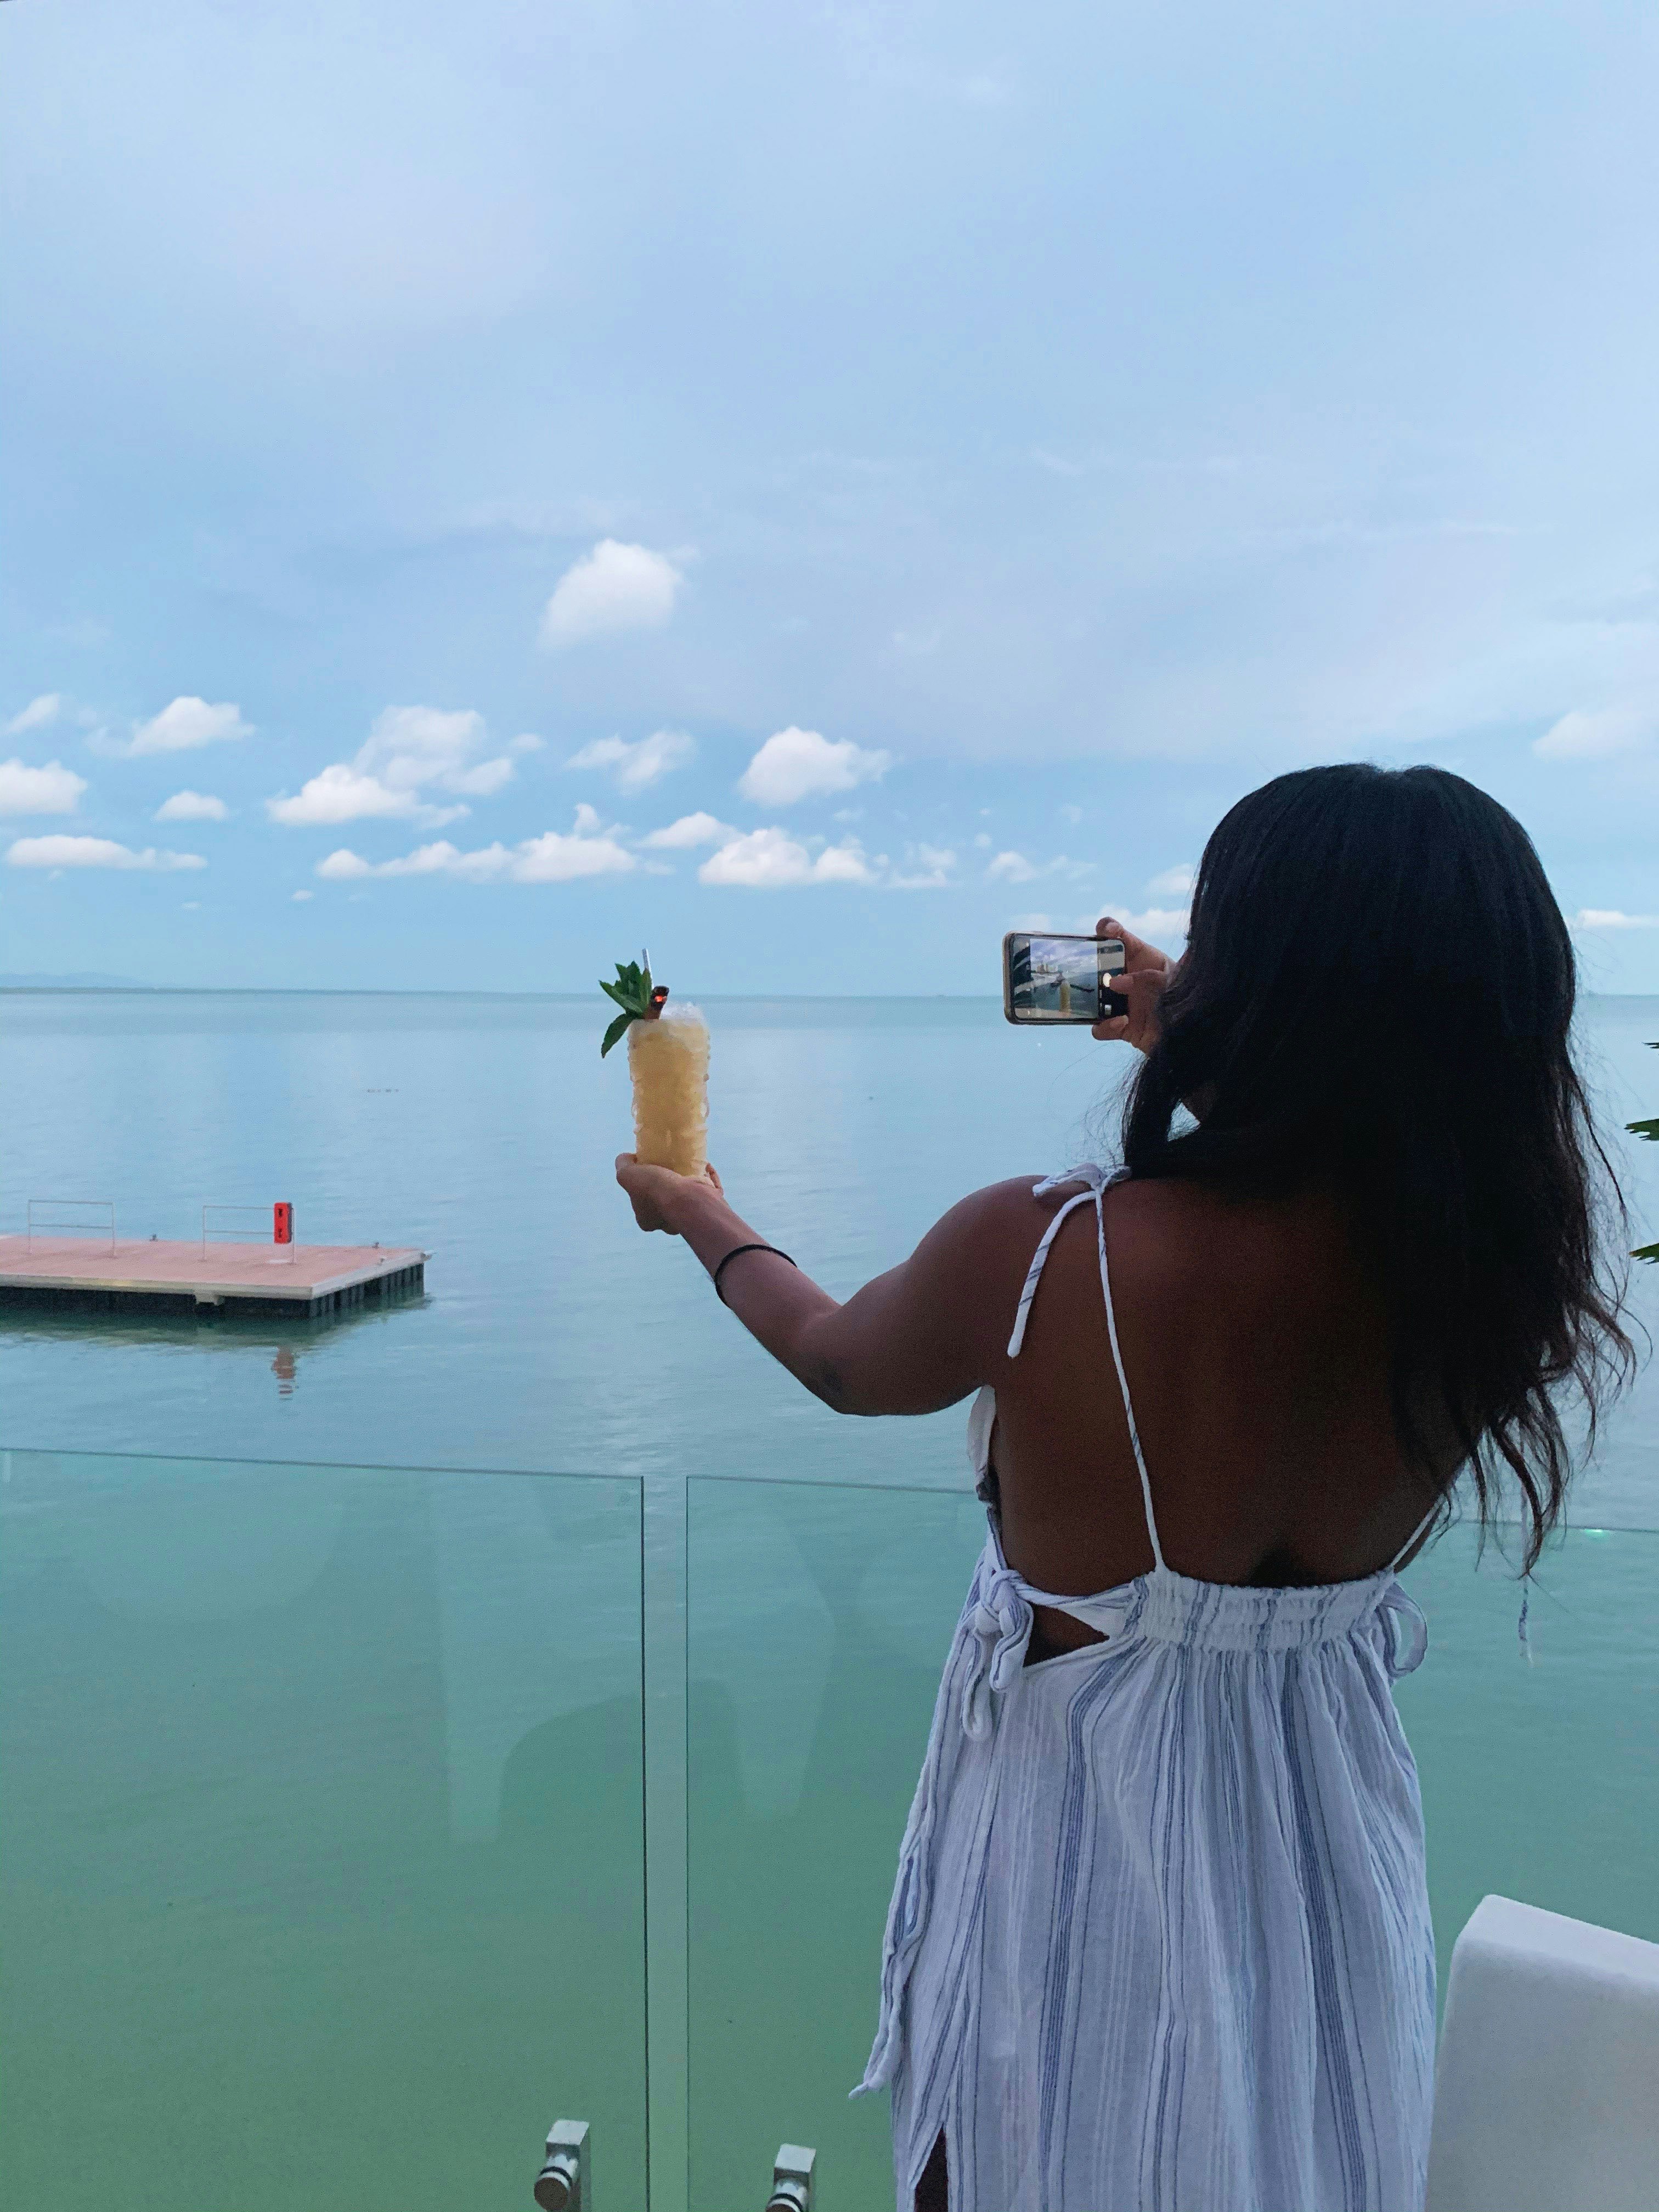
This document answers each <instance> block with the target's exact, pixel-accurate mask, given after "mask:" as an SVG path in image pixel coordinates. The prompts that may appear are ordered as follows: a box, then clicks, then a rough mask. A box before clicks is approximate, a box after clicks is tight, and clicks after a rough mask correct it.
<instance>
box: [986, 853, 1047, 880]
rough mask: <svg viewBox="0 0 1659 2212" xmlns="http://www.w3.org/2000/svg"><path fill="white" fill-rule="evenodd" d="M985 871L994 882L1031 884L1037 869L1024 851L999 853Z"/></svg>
mask: <svg viewBox="0 0 1659 2212" xmlns="http://www.w3.org/2000/svg"><path fill="white" fill-rule="evenodd" d="M985 872H986V874H987V876H988V877H989V878H990V879H991V881H992V882H993V883H998V884H1029V883H1030V880H1031V878H1032V877H1033V876H1035V875H1036V873H1037V871H1036V869H1035V868H1034V867H1033V866H1031V863H1030V861H1029V860H1027V859H1026V857H1025V855H1024V853H999V854H997V856H996V858H995V859H994V860H993V861H992V862H991V864H990V866H988V867H987V869H986V871H985Z"/></svg>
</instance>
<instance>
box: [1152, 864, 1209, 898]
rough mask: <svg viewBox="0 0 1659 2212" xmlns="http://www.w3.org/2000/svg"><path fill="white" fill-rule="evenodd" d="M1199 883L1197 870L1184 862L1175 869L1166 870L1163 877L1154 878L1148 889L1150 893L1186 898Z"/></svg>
mask: <svg viewBox="0 0 1659 2212" xmlns="http://www.w3.org/2000/svg"><path fill="white" fill-rule="evenodd" d="M1197 881H1198V871H1197V869H1196V868H1194V867H1192V866H1189V865H1188V862H1187V861H1185V860H1182V861H1180V862H1178V863H1177V864H1176V866H1174V867H1173V868H1165V869H1164V872H1163V873H1162V875H1158V876H1154V877H1153V878H1152V881H1151V883H1149V884H1147V886H1146V888H1147V890H1149V891H1162V892H1164V894H1165V896H1172V897H1175V898H1184V897H1185V896H1186V895H1187V893H1188V891H1190V890H1191V889H1192V887H1193V885H1194V884H1195V883H1196V882H1197Z"/></svg>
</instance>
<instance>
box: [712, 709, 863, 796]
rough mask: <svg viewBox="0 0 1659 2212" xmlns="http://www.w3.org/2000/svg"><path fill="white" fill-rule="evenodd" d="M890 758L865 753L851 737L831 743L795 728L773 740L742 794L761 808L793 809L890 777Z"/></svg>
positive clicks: (747, 775) (743, 782)
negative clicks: (821, 795)
mask: <svg viewBox="0 0 1659 2212" xmlns="http://www.w3.org/2000/svg"><path fill="white" fill-rule="evenodd" d="M892 765H893V757H892V755H891V754H890V753H883V752H866V750H865V749H864V747H863V746H862V745H855V744H854V743H853V741H852V739H851V738H836V739H835V740H833V741H832V740H831V739H829V738H826V737H824V736H823V735H822V734H821V733H820V732H818V731H817V730H798V729H796V728H795V727H794V726H793V725H792V726H790V727H789V728H788V729H787V730H780V731H778V732H777V733H776V735H775V736H774V737H770V738H768V739H767V740H766V743H765V744H763V746H762V747H761V749H760V750H759V751H758V752H757V754H756V755H755V757H754V758H753V760H751V761H750V763H749V765H748V767H747V768H746V769H744V772H743V774H742V775H741V776H739V777H738V790H739V791H740V792H741V793H743V795H744V798H745V799H752V800H753V801H754V803H755V804H756V805H757V806H793V805H794V804H795V803H796V801H797V800H798V799H811V798H813V797H816V796H817V795H818V794H819V793H824V792H831V791H851V790H852V789H853V787H854V785H856V784H860V783H868V782H869V781H871V780H872V778H874V777H878V776H883V775H886V773H887V771H888V769H890V768H891V766H892Z"/></svg>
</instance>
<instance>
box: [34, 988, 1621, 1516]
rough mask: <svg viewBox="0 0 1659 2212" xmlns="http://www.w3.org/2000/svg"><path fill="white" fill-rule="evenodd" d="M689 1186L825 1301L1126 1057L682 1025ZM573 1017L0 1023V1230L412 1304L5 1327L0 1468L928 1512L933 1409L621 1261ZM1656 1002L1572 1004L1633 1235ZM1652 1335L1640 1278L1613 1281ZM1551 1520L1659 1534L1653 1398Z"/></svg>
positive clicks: (421, 1011)
mask: <svg viewBox="0 0 1659 2212" xmlns="http://www.w3.org/2000/svg"><path fill="white" fill-rule="evenodd" d="M704 1003H705V1004H706V1006H707V1007H708V1021H709V1024H710V1028H711V1030H712V1031H713V1033H714V1038H715V1053H714V1069H715V1073H714V1083H713V1086H712V1091H711V1096H710V1103H709V1132H708V1151H709V1157H710V1158H712V1159H713V1161H714V1164H715V1165H716V1167H717V1168H718V1169H719V1170H720V1174H721V1176H722V1177H723V1178H724V1180H725V1183H726V1190H727V1193H728V1194H729V1196H730V1197H731V1199H732V1203H733V1205H734V1206H736V1207H737V1208H738V1212H741V1213H742V1214H743V1215H744V1218H746V1219H747V1220H749V1221H750V1222H751V1223H752V1224H753V1225H754V1226H755V1229H756V1231H757V1234H759V1235H761V1236H763V1237H767V1238H768V1239H769V1240H770V1241H771V1242H772V1243H776V1244H779V1245H781V1246H782V1247H783V1249H785V1250H786V1251H787V1252H790V1253H792V1254H793V1256H794V1257H795V1258H796V1259H797V1261H799V1264H800V1265H801V1266H802V1267H805V1269H806V1270H807V1271H808V1272H809V1273H811V1274H812V1275H814V1276H815V1277H816V1278H817V1280H818V1281H820V1282H822V1283H823V1285H825V1286H826V1287H827V1288H828V1289H829V1290H830V1291H832V1292H834V1293H835V1294H836V1296H837V1297H845V1296H847V1295H848V1292H850V1291H852V1290H854V1288H856V1286H857V1285H859V1284H860V1283H861V1282H863V1281H865V1280H866V1279H867V1278H868V1277H869V1276H871V1275H872V1274H874V1273H877V1272H878V1271H879V1270H880V1269H882V1268H884V1267H890V1266H891V1265H892V1264H893V1263H894V1262H895V1261H897V1260H899V1259H901V1258H902V1256H903V1255H905V1254H906V1253H907V1252H908V1250H909V1249H911V1248H912V1246H913V1245H914V1244H915V1242H916V1240H917V1239H918V1238H919V1237H921V1234H922V1232H923V1231H925V1230H926V1229H927V1226H928V1225H929V1224H930V1223H932V1222H933V1220H935V1219H936V1218H938V1216H939V1214H940V1213H942V1212H944V1211H945V1208H946V1207H947V1206H950V1205H951V1204H952V1203H953V1202H954V1201H955V1200H957V1199H958V1198H960V1197H961V1196H962V1195H963V1194H964V1193H965V1192H967V1191H969V1190H972V1189H974V1188H975V1187H977V1186H978V1185H981V1184H983V1183H987V1182H994V1181H996V1180H998V1179H999V1178H1000V1177H1002V1176H1014V1175H1028V1174H1029V1175H1030V1176H1033V1177H1035V1176H1039V1175H1042V1174H1044V1173H1047V1172H1048V1171H1050V1170H1054V1169H1055V1168H1057V1167H1060V1166H1063V1165H1066V1164H1069V1163H1070V1162H1072V1161H1074V1160H1077V1159H1079V1158H1085V1157H1091V1158H1106V1157H1109V1156H1110V1147H1111V1143H1112V1140H1113V1137H1114V1135H1115V1112H1114V1103H1115V1094H1116V1090H1117V1086H1118V1085H1120V1084H1121V1081H1122V1079H1123V1076H1124V1074H1125V1073H1126V1071H1127V1066H1128V1060H1129V1055H1128V1053H1127V1048H1123V1047H1121V1046H1103V1045H1099V1044H1097V1043H1096V1042H1094V1041H1093V1040H1092V1039H1091V1037H1090V1036H1089V1035H1088V1033H1087V1031H1086V1030H1081V1029H1079V1030H1062V1031H1060V1032H1059V1033H1057V1034H1056V1033H1050V1034H1049V1035H1048V1036H1032V1035H1031V1034H1030V1032H1029V1031H1027V1030H1016V1029H1013V1028H1012V1027H1010V1026H1009V1025H1008V1024H1006V1023H1005V1022H1004V1021H1003V1019H1002V1018H1001V1012H1000V1006H998V1005H997V1003H996V1002H995V1001H994V1000H967V999H916V1000H903V999H873V1000H856V999H840V1000H720V999H716V998H708V999H705V1000H704ZM604 1013H605V1008H604V1007H603V1006H601V1005H600V1004H599V1002H598V1000H589V999H581V1000H574V999H556V998H549V999H538V998H505V997H503V998H491V997H489V996H483V995H480V996H462V995H456V996H424V995H419V994H401V995H393V994H385V995H374V994H344V993H342V994H283V993H220V992H185V993H168V992H114V993H100V992H72V993H48V992H7V993H3V994H0V1097H3V1098H4V1100H5V1120H6V1141H5V1144H4V1146H3V1150H0V1227H3V1228H5V1229H10V1230H15V1229H21V1227H22V1226H23V1218H24V1209H25V1206H26V1203H27V1200H28V1199H30V1198H31V1197H53V1198H76V1197H91V1198H100V1199H111V1200H113V1201H114V1203H115V1206H116V1213H117V1220H118V1226H119V1230H120V1233H121V1235H122V1236H124V1237H132V1236H139V1237H147V1236H149V1235H150V1234H151V1233H152V1232H153V1233H155V1235H157V1236H160V1237H191V1236H193V1235H195V1234H197V1233H198V1231H199V1225H200V1220H201V1212H200V1209H201V1207H202V1206H203V1204H204V1202H216V1203H221V1204H238V1203H246V1204H250V1205H259V1206H264V1205H267V1204H269V1203H270V1202H271V1201H273V1200H277V1199H286V1200H290V1201H291V1202H292V1204H293V1205H294V1207H295V1233H296V1236H297V1237H298V1238H299V1239H300V1241H301V1242H302V1243H362V1244H369V1243H374V1242H375V1241H377V1240H378V1241H379V1242H380V1243H384V1244H416V1245H420V1246H422V1247H424V1248H425V1249H428V1251H429V1252H430V1253H431V1255H432V1257H431V1260H430V1261H429V1263H428V1267H427V1273H426V1285H427V1295H426V1297H424V1299H423V1300H422V1301H420V1302H419V1303H418V1304H414V1305H412V1306H409V1307H404V1308H393V1309H389V1310H378V1309H371V1310H368V1312H367V1313H365V1314H364V1315H362V1316H360V1317H357V1318H354V1319H350V1320H348V1321H345V1322H332V1323H329V1322H319V1323H310V1324H307V1323H294V1322H270V1321H262V1320H249V1321H246V1322H238V1321H236V1320H234V1318H222V1319H219V1320H216V1321H205V1320H204V1321H202V1322H194V1321H185V1322H178V1321H154V1322H152V1321H144V1320H142V1319H138V1318H136V1317H135V1318H130V1319H128V1318H123V1319H104V1320H88V1319H86V1318H64V1319H53V1318H52V1317H50V1316H42V1315H40V1314H30V1313H24V1312H19V1311H16V1310H12V1311H9V1312H8V1311H6V1310H3V1309H0V1443H12V1444H16V1445H32V1446H36V1447H45V1448H55V1449H74V1448H78V1449H85V1450H107V1449H121V1450H125V1451H140V1452H161V1453H169V1454H173V1455H197V1454H200V1455H209V1456H219V1457H234V1458H242V1459H259V1460H274V1459H291V1460H308V1461H313V1462H355V1463H371V1464H376V1465H380V1466H398V1465H420V1466H445V1467H457V1468H465V1467H471V1468H536V1469H550V1470H568V1471H571V1472H584V1473H594V1474H695V1475H709V1474H723V1475H731V1474H736V1475H749V1476H763V1477H774V1478H793V1479H799V1480H848V1481H855V1482H862V1483H870V1482H874V1483H882V1482H887V1481H897V1482H901V1483H906V1484H926V1485H938V1486H945V1487H956V1486H959V1485H961V1483H962V1482H963V1468H964V1466H965V1461H964V1457H963V1444H962V1430H963V1415H962V1413H961V1412H960V1410H952V1411H951V1412H949V1413H942V1414H936V1415H932V1416H928V1417H927V1418H924V1419H906V1420H891V1421H878V1422H869V1421H846V1420H842V1419H838V1418H837V1417H836V1415H835V1414H833V1413H829V1411H828V1410H827V1409H826V1408H825V1407H823V1406H822V1405H820V1404H819V1403H818V1402H817V1401H816V1400H815V1399H812V1398H811V1397H809V1396H808V1395H807V1394H806V1393H805V1391H803V1390H801V1389H799V1388H798V1387H797V1386H796V1385H795V1384H794V1383H793V1382H792V1381H791V1380H790V1379H789V1377H788V1376H786V1375H785V1374H784V1373H783V1372H782V1370H781V1369H779V1368H778V1367H776V1366H775V1365H774V1364H773V1363H772V1362H771V1361H770V1360H769V1359H768V1358H767V1357H766V1355H765V1354H764V1353H763V1352H761V1351H760V1350H759V1348H758V1347H757V1346H756V1345H755V1344H754V1343H753V1342H752V1340H750V1338H749V1337H747V1336H746V1335H745V1334H744V1332H743V1331H742V1330H741V1329H740V1328H738V1327H737V1325H736V1324H735V1323H734V1322H732V1317H731V1316H730V1315H729V1314H727V1313H726V1311H725V1310H723V1309H722V1308H721V1307H720V1304H718V1302H717V1301H716V1300H715V1298H714V1296H713V1294H712V1293H711V1291H709V1288H708V1280H707V1278H706V1277H705V1275H704V1273H703V1272H702V1268H701V1267H698V1265H697V1263H696V1261H695V1259H693V1257H692V1256H691V1255H690V1252H689V1251H688V1250H687V1249H686V1248H685V1247H684V1245H683V1244H681V1243H678V1241H675V1240H671V1239H670V1238H668V1237H662V1236H641V1234H640V1232H639V1231H637V1230H636V1229H635V1226H634V1222H633V1218H632V1215H631V1212H630V1211H629V1206H628V1203H627V1200H625V1199H624V1198H623V1194H621V1192H620V1191H618V1190H617V1188H616V1186H615V1184H614V1182H613V1180H612V1175H611V1163H612V1161H613V1159H614V1157H615V1155H616V1154H617V1152H620V1151H623V1150H625V1149H627V1147H628V1146H629V1142H630V1138H631V1115H630V1099H629V1079H628V1074H627V1072H626V1070H625V1068H624V1066H623V1065H622V1062H621V1058H620V1055H614V1054H613V1055H612V1056H611V1058H610V1059H607V1060H605V1061H603V1062H601V1060H600V1059H599V1032H600V1030H601V1029H602V1027H603V1016H604ZM1653 1037H1659V1000H1654V999H1646V1000H1643V999H1634V998H1626V999H1616V998H1602V999H1592V1000H1589V1001H1588V1002H1587V1008H1586V1012H1585V1016H1584V1019H1583V1051H1584V1055H1585V1059H1586V1061H1587V1065H1588V1066H1589V1073H1590V1075H1591V1079H1592V1081H1593V1084H1594V1085H1595V1091H1596V1096H1597V1099H1598V1103H1599V1105H1600V1107H1601V1114H1602V1119H1603V1122H1604V1125H1605V1127H1607V1129H1608V1130H1609V1132H1610V1133H1611V1134H1612V1150H1613V1157H1614V1158H1615V1160H1616V1162H1617V1164H1618V1166H1619V1169H1620V1174H1621V1176H1622V1177H1623V1179H1624V1182H1625V1184H1626V1191H1627V1194H1628V1196H1629V1200H1630V1205H1631V1211H1632V1239H1631V1241H1632V1243H1636V1242H1644V1241H1647V1240H1649V1239H1650V1238H1652V1237H1655V1236H1656V1235H1659V1146H1653V1145H1644V1144H1639V1143H1638V1142H1636V1141H1634V1140H1633V1139H1628V1138H1626V1137H1625V1136H1623V1134H1622V1133H1621V1127H1622V1124H1623V1123H1624V1122H1626V1121H1631V1120H1633V1119H1635V1118H1637V1116H1638V1115H1641V1114H1651V1113H1653V1112H1654V1111H1655V1110H1656V1101H1659V1053H1650V1052H1647V1051H1646V1050H1645V1049H1644V1045H1645V1042H1646V1041H1647V1040H1648V1039H1650V1038H1653ZM1634 1292H1635V1298H1636V1306H1637V1311H1638V1316H1644V1317H1646V1318H1647V1319H1648V1320H1649V1321H1650V1322H1651V1321H1652V1320H1654V1319H1656V1318H1659V1295H1656V1294H1659V1269H1642V1268H1638V1269H1637V1270H1636V1281H1635V1285H1634ZM1575 1515H1576V1517H1577V1518H1579V1519H1580V1520H1586V1519H1588V1520H1593V1521H1595V1522H1600V1523H1605V1524H1607V1525H1614V1524H1616V1525H1620V1526H1628V1527H1639V1528H1654V1527H1659V1377H1656V1376H1654V1374H1653V1373H1652V1372H1651V1371H1649V1372H1648V1373H1647V1374H1646V1375H1645V1376H1644V1380H1643V1381H1642V1383H1640V1384H1638V1389H1637V1390H1636V1392H1635V1394H1634V1395H1633V1396H1632V1398H1631V1399H1630V1400H1628V1401H1626V1403H1625V1404H1624V1405H1623V1406H1622V1407H1620V1408H1619V1409H1618V1410H1617V1411H1616V1412H1615V1413H1614V1415H1613V1419H1612V1420H1611V1421H1610V1422H1609V1423H1608V1425H1607V1430H1606V1433H1605V1436H1604V1438H1603V1442H1602V1447H1601V1453H1600V1455H1599V1458H1598V1461H1597V1463H1596V1466H1595V1468H1594V1469H1593V1470H1592V1471H1591V1473H1590V1474H1589V1476H1588V1477H1587V1479H1586V1480H1584V1482H1583V1485H1582V1486H1581V1488H1580V1490H1579V1492H1578V1494H1577V1502H1576V1505H1575Z"/></svg>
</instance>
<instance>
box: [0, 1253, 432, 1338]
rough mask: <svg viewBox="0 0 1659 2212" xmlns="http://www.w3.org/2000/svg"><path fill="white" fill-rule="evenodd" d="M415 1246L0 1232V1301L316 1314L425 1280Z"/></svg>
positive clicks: (423, 1257)
mask: <svg viewBox="0 0 1659 2212" xmlns="http://www.w3.org/2000/svg"><path fill="white" fill-rule="evenodd" d="M431 1256H432V1255H431V1254H430V1253H429V1252H422V1250H421V1249H419V1247H418V1246H414V1245H390V1244H387V1245H380V1244H373V1245H363V1244H287V1245H283V1246H279V1247H273V1246H272V1245H270V1243H263V1244H213V1245H211V1246H210V1247H208V1248H206V1249H204V1246H203V1245H202V1244H201V1243H196V1242H191V1243H167V1242H162V1241H159V1240H157V1239H155V1238H153V1237H146V1238H145V1239H144V1240H143V1242H142V1243H139V1242H137V1241H129V1240H128V1239H127V1238H125V1237H123V1238H120V1239H119V1240H117V1239H115V1238H112V1237H57V1236H50V1237H48V1236H42V1235H41V1233H40V1231H38V1230H37V1231H35V1233H34V1235H33V1237H0V1304H6V1305H41V1304H46V1305H53V1306H58V1307H60V1308H61V1307H66V1306H68V1307H76V1308H78V1309H80V1310H82V1311H83V1312H87V1311H91V1312H102V1313H107V1312H110V1311H113V1310H121V1311H133V1310H143V1311H149V1312H151V1313H161V1312H165V1313H178V1312H180V1311H193V1312H195V1313H197V1315H201V1316H211V1315H213V1314H215V1313H220V1312H233V1313H247V1314H270V1315H277V1316H282V1317H283V1318H284V1319H287V1320H291V1321H297V1320H315V1319H319V1318H320V1317H321V1316H324V1315H327V1314H337V1313H344V1312H346V1311H348V1310H351V1309H354V1308H356V1307H358V1306H364V1305H374V1304H380V1301H381V1300H383V1299H384V1300H388V1301H389V1300H391V1299H392V1298H396V1297H408V1296H410V1294H412V1293H414V1292H416V1291H421V1290H422V1289H423V1288H424V1286H425V1282H426V1263H427V1261H428V1260H429V1259H430V1258H431Z"/></svg>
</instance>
